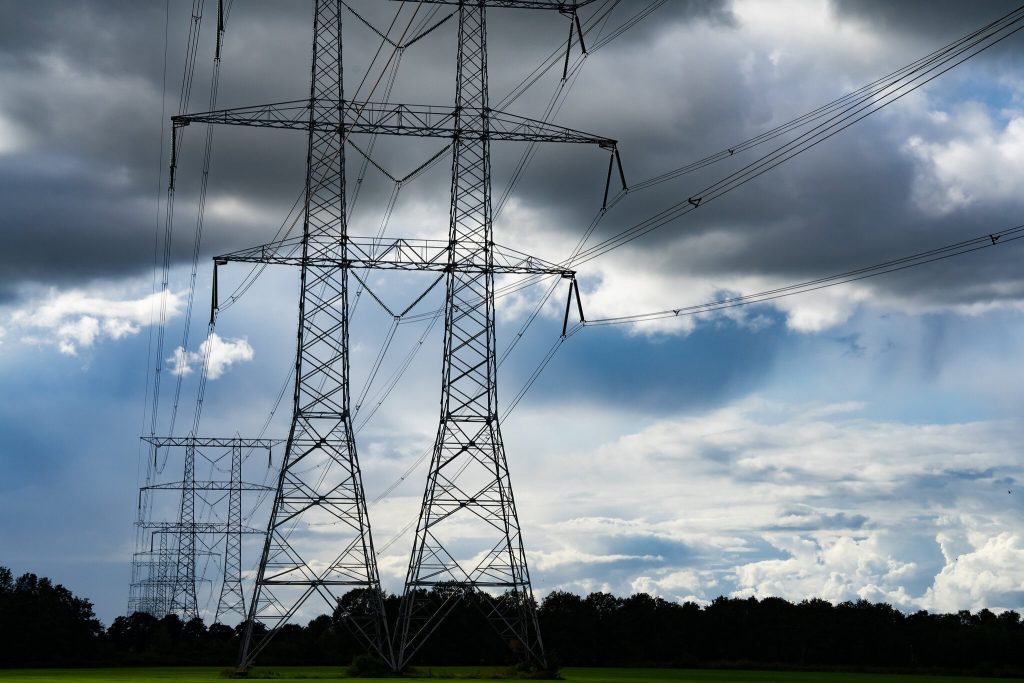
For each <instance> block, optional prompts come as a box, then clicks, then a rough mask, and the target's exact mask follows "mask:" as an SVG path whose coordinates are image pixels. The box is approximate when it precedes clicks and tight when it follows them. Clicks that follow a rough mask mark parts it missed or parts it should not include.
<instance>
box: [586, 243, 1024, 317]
mask: <svg viewBox="0 0 1024 683" xmlns="http://www.w3.org/2000/svg"><path fill="white" fill-rule="evenodd" d="M1021 238H1024V225H1017V226H1014V227H1012V228H1007V229H1005V230H1000V231H998V232H993V233H986V234H984V235H979V236H977V237H972V238H970V239H967V240H962V241H960V242H954V243H952V244H947V245H944V246H941V247H935V248H934V249H929V250H927V251H922V252H918V253H916V254H911V255H909V256H903V257H900V258H897V259H892V260H889V261H883V262H882V263H876V264H874V265H871V266H864V267H862V268H856V269H853V270H847V271H844V272H842V273H836V274H834V275H827V276H825V277H820V278H815V279H813V280H806V281H804V282H798V283H795V284H791V285H786V286H784V287H776V288H774V289H769V290H765V291H763V292H757V293H754V294H743V295H740V296H734V297H729V298H725V299H717V300H715V301H708V302H706V303H702V304H694V305H690V306H680V307H678V308H670V309H665V310H662V311H650V312H647V313H635V314H632V315H622V316H616V317H611V318H598V319H595V320H587V321H585V322H584V325H585V326H587V327H589V326H591V325H622V324H628V323H638V322H647V321H651V320H661V319H664V318H675V317H681V316H688V315H698V314H701V313H708V312H711V311H718V310H722V309H725V308H734V307H736V306H748V305H750V304H757V303H763V302H765V301H773V300H775V299H781V298H783V297H788V296H794V295H796V294H805V293H807V292H813V291H816V290H819V289H825V288H826V287H835V286H836V285H842V284H847V283H850V282H856V281H858V280H865V279H867V278H870V277H877V276H878V275H885V274H887V273H893V272H896V271H900V270H906V269H908V268H916V267H917V266H923V265H926V264H929V263H934V262H935V261H942V260H945V259H948V258H953V257H955V256H963V255H964V254H970V253H972V252H975V251H979V250H981V249H988V248H991V247H995V246H998V245H1001V244H1005V243H1007V242H1013V241H1015V240H1019V239H1021Z"/></svg>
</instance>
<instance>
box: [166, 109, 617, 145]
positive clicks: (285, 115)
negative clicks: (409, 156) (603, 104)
mask: <svg viewBox="0 0 1024 683" xmlns="http://www.w3.org/2000/svg"><path fill="white" fill-rule="evenodd" d="M310 107H311V105H310V100H293V101H291V102H277V103H274V104H260V105H256V106H250V107H237V108H233V109H220V110H217V111H208V112H201V113H196V114H183V115H181V116H175V117H173V118H172V121H173V122H174V126H175V128H181V127H182V126H187V125H189V124H190V123H216V124H225V125H233V126H254V127H257V128H289V129H294V130H304V131H309V130H311V129H312V130H315V131H321V132H336V131H338V130H341V129H344V130H345V131H346V132H347V133H357V134H366V135H396V136H409V137H426V138H454V137H455V136H456V133H457V134H458V136H459V137H460V138H462V139H466V138H478V139H484V138H486V139H489V140H504V141H515V142H565V143H577V144H591V145H598V146H600V147H603V148H606V149H609V148H614V147H615V146H616V141H615V140H613V139H611V138H606V137H603V136H600V135H593V134H591V133H585V132H583V131H579V130H574V129H572V128H566V127H564V126H556V125H554V124H551V123H547V122H544V121H539V120H537V119H531V118H527V117H525V116H517V115H516V114H510V113H508V112H503V111H499V110H497V109H483V108H479V107H462V108H461V109H456V108H453V107H435V106H430V105H418V104H391V103H388V102H357V101H351V100H343V101H341V102H338V101H334V102H332V101H330V100H322V99H318V100H316V104H315V107H316V111H315V112H313V113H314V116H312V117H311V116H310ZM339 111H340V112H341V116H340V117H339V116H338V112H339Z"/></svg>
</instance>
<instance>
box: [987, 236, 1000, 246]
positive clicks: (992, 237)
mask: <svg viewBox="0 0 1024 683" xmlns="http://www.w3.org/2000/svg"><path fill="white" fill-rule="evenodd" d="M1000 237H1002V235H989V236H988V238H989V239H990V240H992V244H995V243H996V242H998V241H999V238H1000Z"/></svg>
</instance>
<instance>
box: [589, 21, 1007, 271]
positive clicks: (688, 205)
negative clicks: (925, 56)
mask: <svg viewBox="0 0 1024 683" xmlns="http://www.w3.org/2000/svg"><path fill="white" fill-rule="evenodd" d="M1022 20H1024V8H1022V11H1020V12H1019V13H1018V14H1017V16H1016V17H1015V18H1014V19H1013V20H1012V21H1010V22H1008V23H1006V24H1005V25H1001V26H999V27H998V28H997V29H995V30H990V31H986V32H985V33H984V34H983V35H982V37H981V38H979V39H976V40H973V41H971V42H970V43H969V45H968V47H966V48H958V49H957V50H955V51H954V52H953V53H952V55H951V56H948V57H944V58H943V59H939V60H936V63H935V65H934V66H930V68H928V69H915V70H914V71H913V72H912V73H917V74H918V75H917V76H915V77H914V78H913V79H910V80H909V81H907V82H906V83H900V84H899V86H898V87H896V88H895V89H893V90H892V91H891V92H889V93H887V94H886V95H885V96H884V97H883V98H882V99H881V100H880V103H879V104H866V105H861V106H858V107H854V108H851V109H848V110H845V111H844V112H843V113H842V114H837V115H836V116H833V117H832V118H830V119H827V120H826V121H825V122H823V123H821V124H819V125H817V126H815V127H814V128H812V129H811V130H810V131H807V132H805V133H803V134H802V135H800V136H799V137H798V138H796V139H794V140H791V141H789V142H787V143H785V144H783V145H781V146H780V147H778V148H776V149H775V150H773V151H772V152H770V153H768V154H766V155H764V156H762V157H761V158H760V159H757V160H756V161H754V162H751V163H750V164H748V165H746V166H744V167H743V168H741V169H739V170H738V171H736V172H734V173H732V174H730V175H728V176H726V177H724V178H722V179H720V180H718V181H717V182H715V183H713V184H711V185H709V186H707V187H705V188H704V189H703V190H700V191H699V192H696V193H694V194H693V195H691V196H690V197H688V198H687V199H686V200H684V201H682V202H679V203H677V204H675V205H673V206H670V207H669V208H667V209H664V210H662V211H660V212H658V213H657V214H654V215H653V216H650V217H649V218H646V219H644V220H642V221H640V222H639V223H637V224H635V225H633V226H632V227H630V228H627V229H626V230H623V231H621V232H619V233H617V234H615V235H612V236H611V237H609V238H607V239H605V240H603V241H601V242H600V243H598V244H596V245H594V246H592V247H590V248H588V249H586V250H584V251H583V252H581V253H580V255H579V256H578V258H577V259H575V260H574V261H573V263H574V264H580V263H586V262H587V261H590V260H592V259H594V258H597V257H598V256H601V255H602V254H605V253H607V252H609V251H611V250H612V249H617V248H618V247H621V246H623V245H625V244H627V243H629V242H631V241H633V240H635V239H637V238H639V237H642V236H643V235H646V234H647V233H649V232H651V231H653V230H656V229H658V228H660V227H662V226H664V225H666V224H668V223H670V222H672V221H674V220H676V219H677V218H680V217H681V216H684V215H686V214H688V213H690V212H692V211H695V210H697V208H698V207H700V206H702V205H704V204H706V203H708V202H710V201H712V200H714V199H717V198H718V197H721V196H722V195H724V194H727V193H729V192H731V191H732V190H735V189H737V188H739V187H741V186H743V185H745V184H746V183H748V182H750V181H751V180H754V179H755V178H757V177H759V176H761V175H762V174H764V173H766V172H768V171H770V170H771V169H773V168H775V167H776V166H779V165H780V164H782V163H785V162H786V161H788V160H790V159H792V158H794V157H796V156H799V155H800V154H803V153H804V152H806V151H807V150H809V149H811V148H812V147H815V146H817V145H818V144H820V143H822V142H824V141H825V140H827V139H829V138H831V137H832V136H833V135H836V134H837V133H839V132H841V131H843V130H845V129H846V128H849V127H850V126H852V125H853V124H855V123H857V122H858V121H861V120H863V119H864V118H866V117H868V116H870V115H871V114H874V113H877V112H878V111H880V110H882V109H884V108H885V107H887V106H889V105H890V104H892V103H893V102H896V101H898V100H900V99H902V98H903V97H905V96H906V95H908V94H910V93H911V92H914V91H915V90H917V89H919V88H921V87H923V86H924V85H926V84H927V83H929V82H931V81H933V80H934V79H936V78H938V77H939V76H941V75H942V74H944V73H946V72H947V71H949V70H950V69H953V68H954V67H956V66H958V65H959V64H962V63H963V62H965V61H967V60H968V59H971V58H972V57H975V56H977V55H978V54H981V53H982V52H984V51H985V50H987V49H989V48H991V47H992V46H994V45H997V44H998V43H1000V42H1002V41H1003V40H1005V39H1007V38H1009V37H1010V36H1012V35H1014V34H1016V33H1017V32H1018V31H1020V30H1021V29H1022V28H1024V26H1017V27H1016V28H1013V30H1011V31H1009V32H1008V33H1005V34H1004V35H1002V36H999V37H998V38H996V37H995V36H997V35H998V34H999V33H1001V32H1003V31H1005V30H1006V29H1008V28H1010V27H1012V26H1014V25H1016V24H1019V23H1020V22H1021V21H1022ZM993 38H994V40H993ZM989 40H991V42H988V43H987V44H983V43H985V42H986V41H989ZM979 45H980V46H981V47H978V46H979ZM975 48H977V49H975ZM971 50H974V51H973V52H971ZM964 53H969V54H967V56H965V57H962V58H960V59H956V58H957V57H959V56H960V55H961V54H964ZM950 62H952V63H951V64H950ZM946 64H949V66H946ZM940 67H944V68H941V69H940ZM936 70H938V71H937V73H934V74H932V72H933V71H936ZM928 74H931V75H928ZM926 75H928V77H927V78H924V76H926ZM919 79H923V80H919ZM900 80H902V79H900ZM915 81H919V82H916V83H915ZM894 83H899V81H896V82H894ZM891 87H892V85H890V86H887V87H886V89H888V88H891ZM886 98H888V99H886Z"/></svg>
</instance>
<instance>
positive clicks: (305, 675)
mask: <svg viewBox="0 0 1024 683" xmlns="http://www.w3.org/2000/svg"><path fill="white" fill-rule="evenodd" d="M491 672H492V670H488V669H475V668H472V667H444V668H436V669H424V670H423V671H422V673H423V674H427V673H429V674H431V677H430V678H420V679H418V680H424V681H427V680H429V681H434V682H436V683H446V682H451V681H465V680H467V679H481V678H484V677H485V675H486V674H488V673H491ZM562 677H563V678H564V679H565V680H566V681H569V682H574V681H578V682H579V683H660V682H661V681H678V682H679V683H884V682H886V681H898V682H899V683H983V682H984V683H997V682H998V681H1010V680H1015V679H1005V678H973V677H960V676H956V677H954V676H909V675H895V674H852V673H816V672H806V671H731V670H728V671H726V670H707V669H704V670H700V669H610V668H609V669H576V668H566V669H563V670H562ZM251 678H252V679H259V680H272V681H276V682H277V683H301V682H305V681H310V680H321V681H330V680H346V681H359V680H363V681H375V682H377V683H386V682H388V681H391V682H392V683H394V682H395V681H409V680H410V679H409V678H373V679H369V678H359V679H357V678H348V677H346V676H345V675H344V672H343V671H341V670H339V669H338V668H335V667H281V668H276V669H254V670H253V674H252V677H251ZM230 680H232V679H230V678H228V677H227V676H226V675H225V670H224V669H218V668H211V667H195V668H190V667H181V668H174V667H162V668H160V667H154V668H146V669H0V681H5V682H9V683H75V682H76V681H111V682H112V683H150V682H151V681H181V683H224V682H225V681H230ZM412 680H417V679H412Z"/></svg>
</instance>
